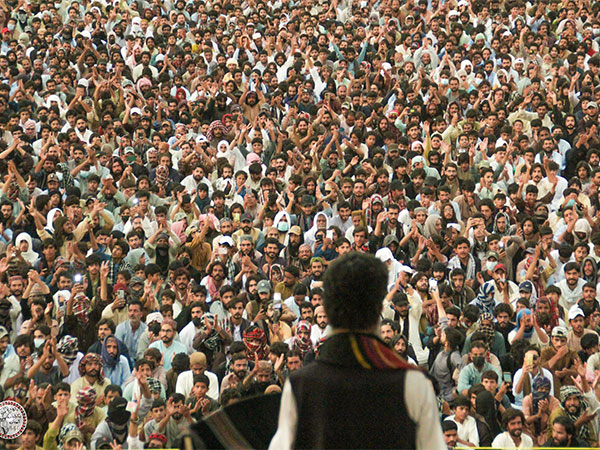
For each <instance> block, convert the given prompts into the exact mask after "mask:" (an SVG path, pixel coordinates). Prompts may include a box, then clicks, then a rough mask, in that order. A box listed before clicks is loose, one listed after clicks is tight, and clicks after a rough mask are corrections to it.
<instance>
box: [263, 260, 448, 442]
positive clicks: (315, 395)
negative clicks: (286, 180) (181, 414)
mask: <svg viewBox="0 0 600 450" xmlns="http://www.w3.org/2000/svg"><path fill="white" fill-rule="evenodd" d="M386 284H387V270H386V267H385V265H384V264H383V263H382V262H381V261H379V260H378V259H376V258H375V257H373V256H370V255H367V254H361V253H355V252H353V253H349V254H347V255H345V256H343V257H341V258H339V259H337V260H336V261H334V262H333V263H332V264H331V265H330V266H329V269H328V270H327V272H326V273H325V276H324V291H325V294H324V303H323V305H324V307H325V312H326V313H327V317H328V319H329V323H330V325H331V326H332V327H333V330H332V333H331V335H330V337H329V338H328V339H327V340H326V341H325V342H324V343H323V344H322V345H321V347H320V348H319V352H318V356H317V358H316V360H315V362H314V363H311V364H308V365H307V366H305V367H303V368H302V369H300V370H297V371H294V372H293V373H291V374H290V377H289V379H288V381H287V382H286V383H285V385H284V388H283V394H282V397H281V409H280V413H279V427H278V430H277V432H276V433H275V436H274V437H273V439H272V441H271V445H270V447H269V448H270V449H278V450H279V449H287V448H292V447H293V448H406V449H427V450H436V449H444V448H446V445H445V444H444V437H443V435H442V430H441V426H440V421H439V417H438V409H437V403H436V398H435V394H434V391H433V387H432V385H431V383H430V381H429V380H428V379H427V378H426V377H425V375H424V374H423V373H422V372H421V371H420V370H418V369H417V368H416V367H415V366H412V365H410V364H408V363H406V361H405V360H403V359H402V358H401V357H399V356H398V355H397V354H396V353H395V352H394V351H393V350H391V349H390V348H389V347H387V346H386V345H385V343H384V342H383V341H382V340H381V339H380V338H379V337H378V336H377V330H378V325H379V324H378V322H379V316H380V314H381V308H382V305H383V298H384V296H385V294H386Z"/></svg>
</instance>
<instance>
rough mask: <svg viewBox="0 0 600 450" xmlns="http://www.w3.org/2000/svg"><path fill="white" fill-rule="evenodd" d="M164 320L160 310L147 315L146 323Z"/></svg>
mask: <svg viewBox="0 0 600 450" xmlns="http://www.w3.org/2000/svg"><path fill="white" fill-rule="evenodd" d="M162 321H163V315H162V314H161V313H159V312H158V311H157V312H152V313H150V314H148V315H147V316H146V323H152V322H158V323H162Z"/></svg>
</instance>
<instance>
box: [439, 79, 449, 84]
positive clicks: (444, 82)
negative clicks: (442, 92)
mask: <svg viewBox="0 0 600 450" xmlns="http://www.w3.org/2000/svg"><path fill="white" fill-rule="evenodd" d="M440 82H441V83H442V86H446V85H448V78H442V79H441V80H440Z"/></svg>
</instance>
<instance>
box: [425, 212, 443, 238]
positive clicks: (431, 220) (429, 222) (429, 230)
mask: <svg viewBox="0 0 600 450" xmlns="http://www.w3.org/2000/svg"><path fill="white" fill-rule="evenodd" d="M438 220H442V217H441V216H439V215H437V214H431V215H430V216H429V217H427V219H425V225H423V237H425V238H427V239H429V238H431V236H433V235H436V234H439V233H438V231H437V230H436V229H435V225H436V224H437V222H438Z"/></svg>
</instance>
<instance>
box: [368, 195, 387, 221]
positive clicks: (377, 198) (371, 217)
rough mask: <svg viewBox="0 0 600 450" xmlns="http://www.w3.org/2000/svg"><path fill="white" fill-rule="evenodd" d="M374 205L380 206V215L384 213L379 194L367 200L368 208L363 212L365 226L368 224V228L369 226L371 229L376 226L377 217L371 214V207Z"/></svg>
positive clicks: (381, 198)
mask: <svg viewBox="0 0 600 450" xmlns="http://www.w3.org/2000/svg"><path fill="white" fill-rule="evenodd" d="M375 203H379V204H380V205H381V211H380V214H381V213H382V212H384V211H385V209H384V203H383V197H382V196H381V195H379V194H373V195H372V196H371V199H370V200H369V207H368V208H367V210H366V211H365V218H366V221H367V224H369V226H371V227H373V228H375V225H376V224H377V215H375V213H374V212H373V205H374V204H375Z"/></svg>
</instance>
